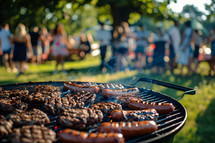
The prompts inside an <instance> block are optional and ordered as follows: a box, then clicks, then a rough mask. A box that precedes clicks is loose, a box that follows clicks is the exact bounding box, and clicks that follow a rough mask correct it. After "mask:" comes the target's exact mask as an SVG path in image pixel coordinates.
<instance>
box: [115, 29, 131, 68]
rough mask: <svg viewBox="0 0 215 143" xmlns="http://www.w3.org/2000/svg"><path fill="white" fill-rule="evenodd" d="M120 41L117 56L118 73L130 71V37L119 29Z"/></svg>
mask: <svg viewBox="0 0 215 143" xmlns="http://www.w3.org/2000/svg"><path fill="white" fill-rule="evenodd" d="M118 34H119V37H118V38H119V39H118V40H119V41H118V44H119V45H118V49H117V55H116V71H121V70H125V71H128V70H129V69H128V37H127V35H126V33H125V32H124V31H121V30H120V28H119V33H118Z"/></svg>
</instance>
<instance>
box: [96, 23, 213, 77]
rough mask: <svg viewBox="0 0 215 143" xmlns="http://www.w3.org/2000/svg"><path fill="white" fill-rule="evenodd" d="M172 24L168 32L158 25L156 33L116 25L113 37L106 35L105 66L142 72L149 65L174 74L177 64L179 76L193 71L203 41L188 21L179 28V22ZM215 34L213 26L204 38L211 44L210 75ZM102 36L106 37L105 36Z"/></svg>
mask: <svg viewBox="0 0 215 143" xmlns="http://www.w3.org/2000/svg"><path fill="white" fill-rule="evenodd" d="M173 23H174V24H173V25H172V26H171V27H170V28H169V29H168V30H167V31H165V29H164V28H163V27H162V26H158V27H157V28H156V30H155V32H151V31H148V30H147V28H146V26H144V25H141V26H139V27H137V28H135V29H132V30H131V29H130V28H129V25H128V23H126V22H122V23H121V25H119V26H116V27H115V29H114V30H113V37H112V38H109V45H111V48H112V57H111V58H110V60H109V61H107V64H106V65H107V68H108V67H111V69H114V70H115V71H121V70H123V71H127V70H130V69H136V70H138V71H139V72H143V69H144V68H151V70H152V72H153V73H159V74H162V73H164V72H165V71H166V70H170V72H171V73H173V72H174V69H175V68H176V67H180V74H181V75H185V74H186V75H189V74H192V73H194V74H195V73H196V72H197V68H198V65H199V58H198V57H199V51H200V47H201V46H202V45H203V44H205V41H203V37H202V35H201V31H199V30H197V29H194V28H192V26H191V21H186V22H185V23H184V25H181V26H182V27H183V28H182V29H181V30H180V29H179V26H180V23H179V22H178V21H176V20H175V21H173ZM98 35H101V34H98ZM214 35H215V29H213V30H212V31H211V35H209V36H208V38H207V41H206V43H211V50H212V53H211V56H212V59H211V60H212V62H210V63H211V64H210V72H209V74H211V73H212V72H214V74H215V69H214V68H215V66H214V65H215V61H214V60H213V59H214V53H213V52H214V51H215V50H214V48H215V44H214V43H215V42H214V40H215V38H214V37H215V36H214ZM104 37H105V39H106V40H107V37H106V36H103V38H104ZM213 38H214V39H213ZM100 39H101V37H100ZM106 45H107V44H106ZM101 57H104V56H101ZM103 59H104V58H103ZM103 59H101V60H102V61H103ZM102 65H104V61H103V62H102ZM102 65H101V68H103V66H102ZM179 65H180V66H179ZM185 67H186V68H187V72H186V73H185V72H184V68H185Z"/></svg>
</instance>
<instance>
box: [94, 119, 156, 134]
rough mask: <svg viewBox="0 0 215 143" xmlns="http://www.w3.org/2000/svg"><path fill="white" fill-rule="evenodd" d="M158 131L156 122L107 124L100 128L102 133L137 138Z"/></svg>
mask: <svg viewBox="0 0 215 143" xmlns="http://www.w3.org/2000/svg"><path fill="white" fill-rule="evenodd" d="M157 129H158V126H157V124H156V122H155V121H139V122H112V123H110V122H105V123H103V124H101V125H100V126H99V127H98V132H100V133H122V134H123V136H124V137H126V138H127V137H137V136H143V135H145V134H150V133H153V132H154V131H156V130H157Z"/></svg>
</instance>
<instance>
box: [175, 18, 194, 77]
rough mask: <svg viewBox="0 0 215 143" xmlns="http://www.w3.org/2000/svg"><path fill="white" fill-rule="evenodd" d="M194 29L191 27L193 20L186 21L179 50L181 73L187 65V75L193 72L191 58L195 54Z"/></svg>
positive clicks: (178, 61) (178, 60)
mask: <svg viewBox="0 0 215 143" xmlns="http://www.w3.org/2000/svg"><path fill="white" fill-rule="evenodd" d="M192 35H193V30H192V28H191V21H187V22H185V27H184V29H183V31H182V34H181V44H180V47H179V50H178V59H177V63H178V64H181V65H182V66H181V73H180V75H183V68H184V67H187V68H188V72H187V75H188V74H189V73H190V72H191V59H192V56H193V50H192V46H191V40H192Z"/></svg>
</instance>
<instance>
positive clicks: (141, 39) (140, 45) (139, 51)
mask: <svg viewBox="0 0 215 143" xmlns="http://www.w3.org/2000/svg"><path fill="white" fill-rule="evenodd" d="M149 36H150V34H149V32H148V31H147V30H146V28H145V26H144V25H142V26H141V29H140V30H138V31H137V32H136V37H135V39H136V44H137V46H136V50H135V56H136V69H138V70H139V71H141V70H142V69H143V66H144V64H145V63H146V62H145V61H146V56H145V49H146V47H147V46H148V38H149Z"/></svg>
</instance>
